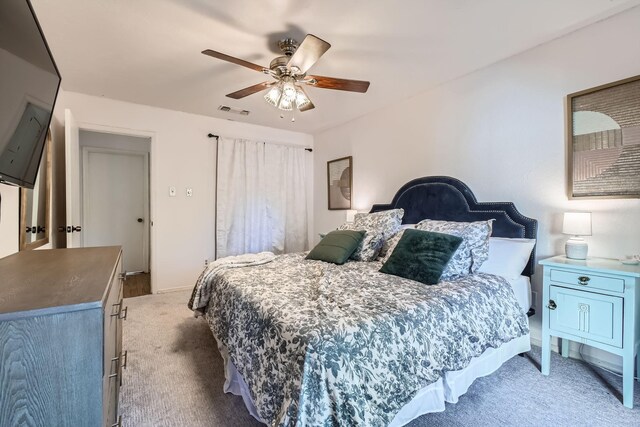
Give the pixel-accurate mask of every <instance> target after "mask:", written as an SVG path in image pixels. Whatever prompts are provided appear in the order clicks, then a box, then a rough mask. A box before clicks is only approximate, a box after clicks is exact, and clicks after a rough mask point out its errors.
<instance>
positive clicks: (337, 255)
mask: <svg viewBox="0 0 640 427" xmlns="http://www.w3.org/2000/svg"><path fill="white" fill-rule="evenodd" d="M363 237H364V231H355V230H336V231H332V232H331V233H329V234H327V235H326V236H324V237H323V238H322V240H320V243H318V244H317V245H316V247H315V248H313V249H312V250H311V252H309V254H308V255H307V259H314V260H318V261H325V262H331V263H333V264H338V265H341V264H344V263H345V262H346V261H347V260H348V259H349V257H350V256H351V254H352V253H353V252H354V251H355V250H356V248H357V247H358V245H359V244H360V242H361V241H362V238H363Z"/></svg>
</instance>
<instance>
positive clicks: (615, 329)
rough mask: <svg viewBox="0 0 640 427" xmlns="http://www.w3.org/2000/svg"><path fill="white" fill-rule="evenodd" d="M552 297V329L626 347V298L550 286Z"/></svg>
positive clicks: (550, 325)
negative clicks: (624, 318)
mask: <svg viewBox="0 0 640 427" xmlns="http://www.w3.org/2000/svg"><path fill="white" fill-rule="evenodd" d="M549 299H550V300H551V301H553V303H555V309H551V310H549V328H550V329H551V330H552V331H559V332H564V333H567V334H571V335H575V336H577V337H580V338H586V339H589V340H593V341H598V342H601V343H603V344H608V345H612V346H615V347H622V320H623V315H622V314H623V309H622V307H623V298H620V297H614V296H609V295H601V294H596V293H593V292H585V291H578V290H574V289H569V288H563V287H560V286H550V287H549ZM551 301H550V302H549V305H550V306H553V303H552V302H551Z"/></svg>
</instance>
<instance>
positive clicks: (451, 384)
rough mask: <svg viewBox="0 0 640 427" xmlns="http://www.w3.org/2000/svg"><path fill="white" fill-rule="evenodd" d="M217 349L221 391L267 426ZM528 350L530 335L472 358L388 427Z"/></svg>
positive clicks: (433, 408) (453, 397) (439, 406)
mask: <svg viewBox="0 0 640 427" xmlns="http://www.w3.org/2000/svg"><path fill="white" fill-rule="evenodd" d="M218 349H220V354H221V355H222V359H223V360H224V375H225V382H224V392H225V393H232V394H235V395H236V396H242V400H243V401H244V404H245V406H246V407H247V410H248V411H249V413H250V414H251V415H253V417H254V418H255V419H257V420H258V421H260V422H261V423H263V424H267V423H266V422H265V421H264V420H263V419H261V418H260V416H259V415H258V411H257V410H256V407H255V406H254V405H253V401H252V400H251V395H250V394H249V387H248V386H247V383H245V381H244V379H243V378H242V375H240V373H239V372H238V370H237V369H236V367H235V366H234V364H233V362H232V361H231V360H230V359H229V352H228V351H227V348H226V347H225V346H224V345H222V344H221V343H220V342H218ZM529 350H531V340H530V337H529V334H527V335H523V336H521V337H519V338H515V339H513V340H511V341H509V342H507V343H505V344H502V345H501V346H500V347H498V348H489V349H487V350H486V351H485V352H484V353H482V354H481V355H480V356H478V357H474V358H473V359H471V363H469V366H467V367H466V368H464V369H461V370H459V371H451V372H447V373H445V375H444V376H443V377H442V378H440V379H439V380H438V381H436V382H435V383H432V384H429V385H428V386H426V387H425V388H423V389H422V390H420V391H418V393H416V395H415V397H414V398H413V399H412V400H411V401H410V402H409V403H407V404H406V405H405V406H403V407H402V409H400V411H399V412H398V413H397V414H396V416H395V417H394V418H393V420H392V421H391V424H389V426H390V427H399V426H403V425H405V424H407V423H409V422H410V421H411V420H413V419H415V418H417V417H419V416H421V415H424V414H428V413H431V412H442V411H444V409H445V402H449V403H456V402H458V398H459V397H460V396H462V395H463V394H465V393H466V392H467V390H468V389H469V386H471V384H472V383H473V382H474V381H475V380H476V378H480V377H484V376H487V375H489V374H491V373H493V372H495V371H497V370H498V368H500V366H502V364H503V363H504V362H506V361H507V360H509V359H511V358H512V357H513V356H515V355H517V354H520V353H525V352H527V351H529Z"/></svg>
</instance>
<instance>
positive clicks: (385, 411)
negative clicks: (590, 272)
mask: <svg viewBox="0 0 640 427" xmlns="http://www.w3.org/2000/svg"><path fill="white" fill-rule="evenodd" d="M399 208H402V209H404V217H403V220H402V222H403V223H405V224H416V223H419V222H420V221H421V220H423V219H433V220H448V221H462V222H470V221H479V220H494V221H493V231H492V236H494V237H506V238H528V239H535V237H536V231H537V222H536V221H535V220H533V219H531V218H527V217H525V216H523V215H521V214H520V213H519V212H518V210H517V209H516V208H515V206H514V204H513V203H508V202H504V203H478V202H477V201H476V198H475V196H474V195H473V193H472V192H471V190H470V189H469V188H468V187H467V186H466V185H465V184H464V183H462V182H461V181H459V180H457V179H455V178H451V177H424V178H419V179H416V180H413V181H410V182H408V183H407V184H405V185H404V186H402V187H401V188H400V190H399V191H398V192H397V193H396V195H395V197H394V198H393V200H392V201H391V203H389V204H384V205H374V206H373V207H372V209H371V212H372V213H375V212H381V211H385V210H391V209H399ZM534 253H535V252H534V251H532V252H531V256H530V258H529V260H528V262H527V264H526V266H525V268H524V270H523V271H522V274H521V276H520V277H519V278H517V279H515V280H507V279H504V278H502V277H499V276H495V275H492V274H485V273H475V274H471V275H469V276H466V277H465V278H463V279H457V280H452V281H442V282H441V283H439V284H438V285H436V286H431V287H428V286H424V285H422V284H420V283H418V282H414V281H411V280H407V279H402V278H399V277H397V276H392V275H386V274H383V273H379V272H378V270H379V269H380V266H381V263H380V262H348V263H346V264H344V265H342V266H337V265H333V264H328V263H324V262H321V261H312V260H305V259H304V254H287V255H282V256H278V257H276V258H275V259H274V260H273V261H271V262H267V263H263V264H260V265H256V266H252V267H245V268H234V269H229V270H227V271H225V272H224V273H223V274H220V275H216V276H215V277H216V279H215V281H214V282H215V283H210V284H209V285H211V289H212V290H211V292H210V295H208V298H207V304H206V307H205V310H204V311H205V317H206V319H207V321H208V323H209V326H210V328H211V330H212V332H213V334H214V336H215V338H216V341H217V343H218V348H219V350H220V353H221V355H222V357H223V359H224V364H225V377H226V381H225V386H224V390H225V392H230V393H233V394H236V395H239V396H242V398H243V400H244V402H245V405H246V406H247V409H248V410H249V412H250V413H251V414H252V415H253V416H254V417H255V418H256V419H258V420H259V421H261V422H263V423H265V424H269V425H278V426H289V425H309V426H311V425H373V426H377V425H380V426H385V425H391V426H401V425H404V424H406V423H408V422H409V421H411V420H412V419H414V418H416V417H418V416H420V415H423V414H425V413H429V412H436V411H443V410H444V409H445V402H450V403H455V402H457V401H458V398H459V397H460V396H461V395H462V394H464V393H465V392H466V391H467V389H468V387H469V386H470V385H471V383H472V382H473V381H474V380H475V379H476V378H478V377H481V376H484V375H488V374H490V373H492V372H494V371H495V370H496V369H498V368H499V367H500V366H501V365H502V364H503V363H504V362H505V361H507V360H508V359H510V358H511V357H513V356H515V355H517V354H520V353H523V352H526V351H528V350H530V342H529V325H528V320H527V316H526V312H527V311H528V309H529V305H530V299H529V298H530V297H529V295H530V288H529V286H530V284H529V283H530V282H529V278H530V276H531V275H532V274H533V271H534ZM194 294H195V291H194Z"/></svg>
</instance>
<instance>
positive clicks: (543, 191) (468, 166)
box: [314, 7, 640, 337]
mask: <svg viewBox="0 0 640 427" xmlns="http://www.w3.org/2000/svg"><path fill="white" fill-rule="evenodd" d="M638 40H640V8H638V7H636V8H634V9H632V10H630V11H628V12H625V13H623V14H620V15H617V16H614V17H612V18H610V19H607V20H605V21H602V22H599V23H596V24H594V25H591V26H589V27H586V28H584V29H581V30H579V31H576V32H574V33H572V34H569V35H567V36H564V37H562V38H559V39H556V40H554V41H552V42H549V43H546V44H544V45H541V46H538V47H536V48H534V49H532V50H529V51H527V52H524V53H522V54H519V55H517V56H514V57H511V58H509V59H506V60H504V61H501V62H499V63H496V64H494V65H491V66H489V67H487V68H484V69H481V70H479V71H477V72H474V73H471V74H469V75H467V76H464V77H462V78H459V79H456V80H454V81H451V82H449V83H446V84H444V85H441V86H439V87H437V88H435V89H433V90H431V91H429V92H427V93H422V94H419V95H417V96H416V97H414V98H412V99H409V100H406V101H405V102H396V103H393V105H392V106H389V107H388V108H385V109H383V110H380V111H377V112H374V113H371V114H368V115H365V116H363V117H361V118H359V119H357V120H354V121H352V122H349V123H347V124H345V125H342V126H340V127H337V128H333V129H330V130H327V131H325V132H322V133H319V134H317V135H314V136H315V156H314V157H315V188H316V191H315V206H316V211H315V221H316V223H315V231H316V233H318V232H326V231H327V230H330V229H332V228H335V227H336V226H337V225H338V224H340V223H341V222H342V221H344V212H340V211H338V212H336V211H333V212H330V211H328V210H327V208H326V206H327V189H326V179H327V177H326V161H328V160H331V159H334V158H338V157H343V156H347V155H352V156H353V169H354V177H353V187H354V188H353V194H354V197H355V199H354V203H355V204H354V208H356V209H368V208H370V207H371V205H372V204H373V203H386V202H389V201H391V198H392V197H393V195H394V194H395V191H396V190H397V189H398V188H399V187H400V186H401V185H402V184H404V183H405V182H406V181H408V180H410V179H412V178H417V177H421V176H427V175H450V176H453V177H456V178H459V179H461V180H462V181H464V182H465V183H467V184H468V185H469V186H470V187H471V189H472V190H473V192H474V193H475V194H476V196H477V198H478V200H479V201H513V202H515V204H516V206H517V207H518V208H519V210H520V211H521V212H522V213H523V214H524V215H527V216H530V217H533V218H536V219H538V221H539V225H540V229H539V232H538V247H537V256H538V258H539V259H541V258H544V257H548V256H551V255H555V254H560V253H563V252H564V241H565V240H566V237H564V236H563V235H562V234H560V229H561V216H562V212H564V211H566V210H588V211H593V236H592V237H591V238H588V240H589V247H590V255H594V256H602V257H611V258H615V257H619V256H621V255H623V254H629V253H640V220H639V219H640V200H638V199H631V200H582V201H577V200H573V201H572V200H568V198H567V192H566V186H565V180H566V168H565V123H564V120H565V110H564V100H565V96H566V95H567V94H569V93H573V92H576V91H579V90H582V89H587V88H590V87H594V86H597V85H600V84H604V83H608V82H612V81H615V80H619V79H622V78H625V77H630V76H634V75H638V74H640V44H639V43H638ZM399 78H401V76H399ZM372 84H375V82H372ZM316 240H317V239H316ZM534 282H535V283H534V287H535V290H537V291H538V292H540V290H541V282H542V274H541V271H540V270H538V272H537V273H536V274H535V276H534ZM539 295H541V293H539ZM539 305H540V302H539V301H538V306H539ZM538 312H540V310H538ZM533 326H534V328H535V330H533V331H532V336H534V337H535V336H538V337H539V320H537V322H536V321H534V323H533Z"/></svg>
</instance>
